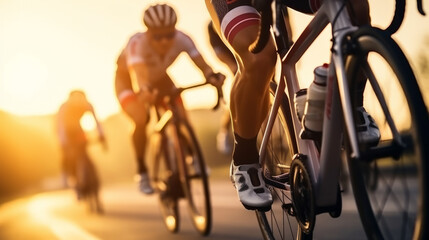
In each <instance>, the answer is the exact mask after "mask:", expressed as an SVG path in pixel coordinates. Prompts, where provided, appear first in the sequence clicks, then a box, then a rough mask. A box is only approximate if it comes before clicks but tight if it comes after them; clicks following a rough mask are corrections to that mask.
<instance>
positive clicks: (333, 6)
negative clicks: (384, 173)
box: [260, 0, 360, 208]
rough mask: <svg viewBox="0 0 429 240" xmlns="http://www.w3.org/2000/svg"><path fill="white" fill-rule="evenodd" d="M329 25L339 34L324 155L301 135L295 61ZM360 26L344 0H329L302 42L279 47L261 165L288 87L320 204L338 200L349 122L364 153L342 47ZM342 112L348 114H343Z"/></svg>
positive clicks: (350, 134) (329, 84)
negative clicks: (278, 68) (278, 66)
mask: <svg viewBox="0 0 429 240" xmlns="http://www.w3.org/2000/svg"><path fill="white" fill-rule="evenodd" d="M276 1H279V0H276ZM277 12H278V11H277ZM329 23H334V24H331V26H332V32H333V37H334V38H333V48H332V56H331V63H330V66H329V73H328V81H327V95H326V101H325V113H324V123H323V133H324V134H323V137H322V142H323V144H322V148H321V151H320V154H319V151H318V150H317V148H316V146H315V144H314V142H313V141H311V140H303V139H300V138H299V135H300V132H301V129H302V127H301V122H300V121H299V119H298V117H297V115H296V114H295V113H296V111H295V105H294V102H293V97H294V95H295V93H296V92H297V91H298V90H300V89H301V87H300V84H299V80H298V77H297V73H296V64H297V62H298V61H299V60H300V58H301V57H302V56H303V54H304V53H305V52H306V51H307V49H308V48H309V47H310V45H311V44H312V43H313V42H314V41H315V39H316V38H317V37H318V36H319V34H320V33H321V32H322V31H323V30H324V29H325V27H326V26H327V25H328V24H329ZM356 29H357V27H355V26H353V25H352V24H351V21H350V18H349V15H348V12H347V9H346V8H345V6H344V2H343V1H342V0H325V1H324V2H323V5H322V6H321V8H320V9H319V10H318V11H317V13H316V14H315V16H314V18H313V19H312V20H311V22H310V23H309V24H308V26H307V27H306V28H305V30H304V31H303V32H302V33H301V35H300V36H299V38H298V40H297V41H296V42H295V43H294V44H293V45H292V47H291V49H290V50H289V51H288V52H287V53H282V52H281V49H279V55H280V58H281V61H282V63H281V77H280V79H279V81H278V88H277V90H276V94H275V99H274V103H273V106H272V108H271V110H270V113H269V119H268V124H267V127H266V131H265V134H264V136H263V140H262V145H261V150H260V163H261V165H262V166H263V165H264V158H265V154H266V147H267V143H268V139H269V134H270V133H271V130H272V128H273V124H274V120H275V116H276V115H277V112H278V108H279V107H280V101H281V97H282V93H283V92H284V91H285V89H286V88H287V95H288V96H289V99H288V100H289V105H290V108H291V112H292V120H293V125H294V129H295V137H296V141H297V143H298V144H297V145H298V152H299V153H301V154H304V155H306V156H307V158H309V162H310V165H309V166H308V167H309V169H308V171H309V175H310V177H311V178H312V179H311V180H312V182H313V183H314V187H315V192H314V193H315V200H316V205H317V207H319V208H323V207H330V206H334V205H335V203H336V200H337V191H338V187H337V186H338V177H339V174H340V166H341V139H342V134H343V125H344V124H343V121H344V120H345V130H346V131H347V134H348V137H349V138H350V143H351V149H352V157H355V158H358V157H359V154H360V153H359V148H358V140H357V135H356V132H355V129H354V124H353V113H352V111H351V109H352V107H351V106H352V104H351V100H350V95H349V92H348V89H349V88H348V84H347V79H346V73H345V66H344V59H343V53H342V49H341V46H342V45H343V41H344V39H345V37H346V36H347V35H348V34H349V33H351V32H353V31H355V30H356ZM274 32H275V34H279V32H278V29H275V30H274ZM342 116H344V118H343V117H342ZM339 126H341V127H339ZM280 184H283V183H280ZM283 185H285V186H284V188H285V189H287V190H290V186H289V185H288V184H283Z"/></svg>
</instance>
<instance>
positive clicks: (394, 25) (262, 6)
mask: <svg viewBox="0 0 429 240" xmlns="http://www.w3.org/2000/svg"><path fill="white" fill-rule="evenodd" d="M272 1H273V0H252V6H253V7H254V8H255V9H256V10H257V11H259V12H260V13H261V24H260V26H259V32H258V36H257V38H256V40H255V42H254V43H253V44H251V46H250V47H249V51H251V52H252V53H254V54H256V53H259V52H260V51H262V49H264V47H265V45H266V44H267V43H268V39H269V37H270V26H271V25H273V14H272V9H271V3H272ZM275 1H276V3H275V5H276V11H277V13H278V11H279V9H281V6H282V5H284V4H283V3H282V1H281V0H275ZM405 1H406V0H396V5H395V15H394V17H393V19H392V22H391V23H390V25H389V26H388V27H387V28H386V30H385V31H386V32H388V33H389V34H390V35H392V34H394V33H395V32H396V31H397V30H398V29H399V27H400V26H401V24H402V21H403V20H404V14H405ZM417 10H418V11H419V13H420V14H421V15H423V16H425V15H426V13H425V12H424V10H423V1H422V0H417ZM277 16H279V15H278V14H276V25H277V24H278V21H280V19H278V17H277Z"/></svg>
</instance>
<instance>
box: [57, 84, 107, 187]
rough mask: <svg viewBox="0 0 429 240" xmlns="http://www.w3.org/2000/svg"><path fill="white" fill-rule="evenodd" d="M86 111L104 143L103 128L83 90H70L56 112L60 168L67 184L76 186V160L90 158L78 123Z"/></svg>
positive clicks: (85, 140) (83, 134)
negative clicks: (60, 151)
mask: <svg viewBox="0 0 429 240" xmlns="http://www.w3.org/2000/svg"><path fill="white" fill-rule="evenodd" d="M87 112H89V113H91V114H92V116H93V118H94V120H95V123H96V125H97V130H98V134H99V139H100V141H102V142H103V143H104V142H105V137H104V132H103V129H102V127H101V125H100V123H99V121H98V119H97V117H96V115H95V112H94V108H93V107H92V105H91V104H90V103H89V102H88V100H87V98H86V95H85V93H84V92H83V91H81V90H73V91H71V92H70V94H69V97H68V99H67V101H66V102H64V103H63V104H62V105H61V107H60V109H59V111H58V114H57V127H58V129H57V130H58V136H59V140H60V144H61V149H62V154H63V158H62V160H63V161H62V168H63V174H64V177H65V184H66V185H67V186H73V187H77V186H76V182H77V177H76V176H77V161H78V160H79V158H81V157H84V158H86V159H87V160H90V158H89V155H88V153H87V149H86V147H87V139H86V136H85V132H84V131H83V129H82V127H81V124H80V120H81V118H82V116H83V115H84V114H85V113H87ZM77 190H78V189H77ZM78 191H79V190H78ZM78 194H79V192H78Z"/></svg>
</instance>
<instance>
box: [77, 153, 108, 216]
mask: <svg viewBox="0 0 429 240" xmlns="http://www.w3.org/2000/svg"><path fill="white" fill-rule="evenodd" d="M76 173H77V174H76V177H77V188H76V191H77V192H78V196H79V199H82V200H83V201H85V202H86V205H87V206H88V209H89V211H90V212H93V213H98V214H101V213H103V208H102V206H101V202H100V199H99V190H100V180H99V177H98V174H97V171H96V169H95V165H94V164H93V163H92V161H91V160H89V159H88V158H87V156H85V157H84V158H82V159H79V161H78V163H77V172H76Z"/></svg>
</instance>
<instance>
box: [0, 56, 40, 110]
mask: <svg viewBox="0 0 429 240" xmlns="http://www.w3.org/2000/svg"><path fill="white" fill-rule="evenodd" d="M47 77H48V71H47V68H46V66H45V65H44V64H43V62H42V61H41V60H39V59H38V58H36V57H33V56H31V55H25V54H17V55H15V56H13V57H11V58H10V59H9V60H7V61H6V63H5V64H4V66H3V76H2V79H1V81H0V89H1V90H0V91H1V93H2V94H1V95H2V98H1V102H0V104H1V105H2V106H1V107H2V109H5V110H7V111H9V112H12V113H15V114H32V113H35V112H39V111H38V110H40V109H37V108H36V109H35V106H37V104H38V102H37V101H38V99H39V98H38V95H39V94H40V93H41V92H43V90H44V88H45V87H46V83H47Z"/></svg>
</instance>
